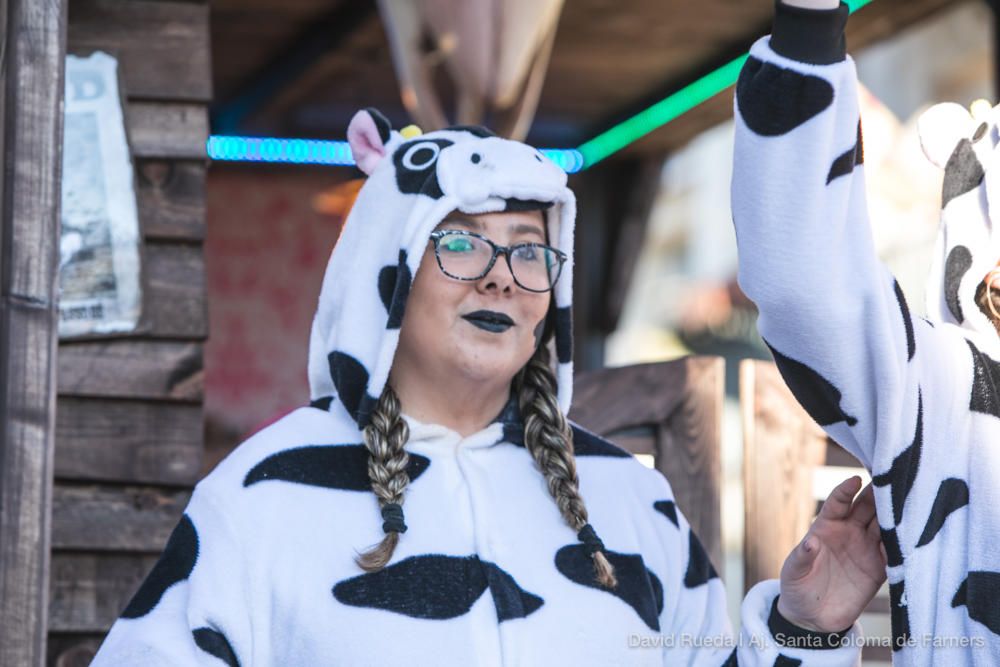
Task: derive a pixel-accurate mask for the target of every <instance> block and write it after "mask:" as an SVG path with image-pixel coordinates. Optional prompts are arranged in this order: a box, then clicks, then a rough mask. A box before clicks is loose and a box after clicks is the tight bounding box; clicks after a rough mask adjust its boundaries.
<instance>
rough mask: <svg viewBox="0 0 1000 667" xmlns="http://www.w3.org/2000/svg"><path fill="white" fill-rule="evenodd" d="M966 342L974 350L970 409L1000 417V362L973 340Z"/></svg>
mask: <svg viewBox="0 0 1000 667" xmlns="http://www.w3.org/2000/svg"><path fill="white" fill-rule="evenodd" d="M965 342H966V343H968V344H969V349H970V350H971V351H972V368H973V377H972V395H971V396H970V397H969V409H970V410H972V411H973V412H981V413H983V414H987V415H993V416H994V417H1000V363H997V362H996V361H993V359H991V358H990V357H988V356H986V355H985V354H983V353H982V352H980V351H979V348H977V347H976V346H975V345H973V344H972V342H971V341H965Z"/></svg>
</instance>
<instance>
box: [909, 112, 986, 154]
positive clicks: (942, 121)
mask: <svg viewBox="0 0 1000 667" xmlns="http://www.w3.org/2000/svg"><path fill="white" fill-rule="evenodd" d="M975 125H976V120H975V119H974V118H973V117H972V114H970V113H969V112H968V110H967V109H966V108H965V107H963V106H961V105H959V104H954V103H951V102H946V103H944V104H936V105H934V106H932V107H931V108H930V109H928V110H927V111H925V112H924V113H923V115H922V116H920V120H919V121H918V123H917V132H918V133H919V134H920V146H921V147H922V148H923V149H924V155H926V156H927V159H928V160H930V161H931V162H932V163H934V164H935V165H937V166H938V167H939V168H941V169H944V168H945V166H946V165H947V164H948V159H949V158H951V154H952V153H954V152H955V146H957V145H958V142H959V141H961V140H962V139H971V138H972V135H973V133H974V132H975V129H976V128H975Z"/></svg>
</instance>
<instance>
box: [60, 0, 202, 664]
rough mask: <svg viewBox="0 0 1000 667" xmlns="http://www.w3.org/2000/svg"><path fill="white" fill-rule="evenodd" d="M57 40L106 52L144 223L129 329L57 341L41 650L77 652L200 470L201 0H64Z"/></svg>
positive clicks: (151, 555)
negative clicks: (135, 311)
mask: <svg viewBox="0 0 1000 667" xmlns="http://www.w3.org/2000/svg"><path fill="white" fill-rule="evenodd" d="M67 41H68V51H69V52H70V53H75V54H80V55H84V54H87V53H90V52H92V51H94V50H103V51H106V52H109V53H112V54H113V55H115V56H117V57H118V60H119V67H120V79H121V82H122V95H123V97H126V98H127V104H126V108H125V117H126V124H127V128H128V133H129V140H130V143H131V147H132V156H133V161H134V163H135V186H136V191H137V196H138V204H139V217H140V222H141V225H142V230H143V236H144V246H143V249H142V253H143V288H144V293H143V316H142V320H141V323H140V326H139V329H138V331H137V332H135V333H134V335H129V336H125V337H120V336H119V337H116V338H109V339H102V340H88V341H85V342H72V343H63V344H61V345H60V346H59V361H58V401H57V409H56V415H57V416H56V445H55V486H54V490H53V498H52V565H51V567H52V570H51V597H50V609H49V653H48V664H49V665H60V666H61V667H68V666H69V665H85V664H88V662H89V660H90V658H91V657H92V655H93V652H94V650H95V648H96V646H97V645H98V644H99V642H100V639H101V637H102V636H103V634H104V633H105V632H106V631H107V629H108V628H109V627H110V626H111V624H112V623H113V622H114V620H115V619H116V618H117V616H118V614H119V612H120V611H121V610H122V609H123V608H124V606H125V605H126V604H127V602H128V600H129V599H130V597H131V595H132V593H133V592H134V591H135V589H136V588H137V587H138V585H139V583H140V582H141V581H142V579H144V578H145V576H146V573H147V572H148V571H149V570H150V568H151V567H152V565H153V563H155V561H156V558H157V554H158V552H159V551H160V549H162V547H163V545H164V544H165V542H166V540H167V537H168V536H169V534H170V531H171V530H172V529H173V526H174V525H175V524H176V522H177V520H178V519H179V518H180V515H181V513H182V511H183V509H184V507H185V505H186V503H187V500H188V497H189V495H190V489H191V487H192V486H193V485H194V483H195V481H196V480H197V479H198V476H199V473H200V470H201V457H202V440H203V426H202V393H203V392H202V342H203V341H204V339H205V338H206V336H207V335H208V321H207V319H208V318H207V306H206V289H205V266H204V259H203V255H202V242H203V239H204V217H205V216H204V208H205V207H204V200H205V192H204V187H205V168H206V159H205V140H206V139H207V136H208V112H207V105H208V102H209V100H210V98H211V92H212V90H211V71H210V49H209V26H208V5H207V3H206V2H166V1H164V2H160V1H151V0H131V1H130V2H127V3H126V2H119V1H117V0H69V26H68V33H67Z"/></svg>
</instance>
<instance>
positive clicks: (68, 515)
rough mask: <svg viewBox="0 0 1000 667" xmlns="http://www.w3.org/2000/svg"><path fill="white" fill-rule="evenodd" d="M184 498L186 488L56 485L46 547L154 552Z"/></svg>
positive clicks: (184, 503) (174, 521) (166, 535)
mask: <svg viewBox="0 0 1000 667" xmlns="http://www.w3.org/2000/svg"><path fill="white" fill-rule="evenodd" d="M190 498H191V492H190V491H188V490H177V489H158V488H153V487H148V486H121V487H119V486H94V485H76V484H67V483H60V484H57V485H56V486H55V489H54V490H53V495H52V547H53V548H54V549H64V550H70V549H72V550H88V551H103V552H115V551H127V552H133V553H145V554H158V553H160V552H161V551H162V550H163V545H165V544H166V543H167V540H168V539H170V533H171V532H172V531H173V529H174V527H175V526H176V525H177V522H178V521H179V520H180V518H181V515H182V514H184V508H185V507H186V506H187V504H188V500H190ZM45 593H46V595H48V589H46V591H45Z"/></svg>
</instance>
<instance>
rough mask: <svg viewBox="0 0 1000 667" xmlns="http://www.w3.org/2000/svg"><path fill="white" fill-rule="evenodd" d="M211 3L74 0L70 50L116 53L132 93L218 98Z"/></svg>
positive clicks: (125, 84) (126, 87)
mask: <svg viewBox="0 0 1000 667" xmlns="http://www.w3.org/2000/svg"><path fill="white" fill-rule="evenodd" d="M208 12H209V7H208V3H204V4H202V3H196V2H168V1H161V0H155V1H154V0H129V2H119V1H118V0H73V2H72V3H71V4H70V6H69V22H70V25H72V26H73V29H72V30H70V31H69V47H68V48H69V50H70V52H71V53H76V54H80V55H87V54H90V53H92V52H94V51H104V52H108V53H111V54H113V55H115V56H116V57H117V58H118V63H119V66H120V68H121V81H122V92H123V93H124V95H128V97H130V98H145V99H158V100H175V101H180V100H186V101H199V102H208V101H209V100H211V99H212V77H211V67H210V61H211V53H210V51H211V49H210V48H209V30H208Z"/></svg>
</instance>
